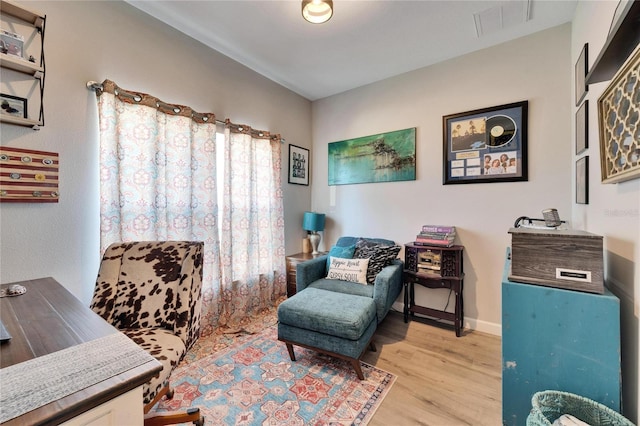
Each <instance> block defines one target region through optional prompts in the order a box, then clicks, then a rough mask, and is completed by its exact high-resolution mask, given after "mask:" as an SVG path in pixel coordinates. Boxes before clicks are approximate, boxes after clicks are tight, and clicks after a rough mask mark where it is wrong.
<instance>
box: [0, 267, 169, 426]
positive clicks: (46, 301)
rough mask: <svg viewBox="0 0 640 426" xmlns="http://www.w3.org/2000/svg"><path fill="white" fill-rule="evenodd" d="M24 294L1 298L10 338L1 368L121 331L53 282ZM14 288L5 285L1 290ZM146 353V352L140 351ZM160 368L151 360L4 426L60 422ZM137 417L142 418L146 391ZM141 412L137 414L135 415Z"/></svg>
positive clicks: (32, 285) (30, 286)
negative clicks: (6, 287) (7, 287)
mask: <svg viewBox="0 0 640 426" xmlns="http://www.w3.org/2000/svg"><path fill="white" fill-rule="evenodd" d="M12 284H20V285H23V286H25V287H26V288H27V292H26V293H25V294H23V295H20V296H14V297H4V298H0V316H1V318H2V322H3V323H4V325H5V326H6V328H7V330H8V331H9V333H10V334H11V336H12V339H11V340H10V341H8V342H5V343H3V344H2V345H1V346H0V367H1V368H5V367H9V366H11V365H14V364H17V363H20V362H23V361H27V360H30V359H33V358H36V357H39V356H43V355H47V354H49V353H52V352H56V351H59V350H62V349H66V348H69V347H71V346H74V345H78V344H81V343H85V342H89V341H91V340H94V339H97V338H100V337H104V336H107V335H109V334H113V333H119V331H118V330H116V329H115V328H114V327H112V326H111V325H110V324H108V323H107V322H106V321H104V320H103V319H102V318H101V317H100V316H98V315H97V314H95V313H94V312H93V311H92V310H91V309H89V308H88V307H87V306H85V305H83V304H82V303H81V302H80V301H79V300H78V299H76V298H75V297H74V296H73V295H72V294H71V293H69V292H68V291H67V290H66V289H65V288H64V287H63V286H61V285H60V284H59V283H58V282H57V281H55V280H54V279H53V278H41V279H36V280H30V281H22V282H19V283H12ZM9 285H10V284H3V285H2V287H5V286H9ZM141 350H142V349H141ZM161 369H162V365H161V364H160V363H159V362H157V361H155V360H153V361H150V362H148V363H146V364H143V365H141V366H139V367H136V368H133V369H131V370H129V371H127V372H125V373H122V374H119V375H117V376H115V377H112V378H110V379H107V380H104V381H102V382H100V383H97V384H95V385H93V386H89V387H88V388H86V389H84V390H81V391H79V392H76V393H73V394H71V395H69V396H66V397H63V398H61V399H59V400H57V401H55V402H52V403H49V404H47V405H45V406H43V407H40V408H37V409H35V410H33V411H30V412H28V413H25V414H23V415H21V416H19V417H16V418H14V419H12V420H9V421H8V422H5V423H3V425H25V424H29V425H36V424H45V423H46V424H59V423H62V422H64V421H66V420H69V419H72V418H74V417H76V416H78V415H80V414H81V413H84V412H86V411H88V410H91V409H94V408H96V407H98V406H100V405H101V404H104V403H106V402H108V401H111V400H112V399H114V398H117V397H120V396H122V395H124V394H126V393H128V392H130V391H133V390H134V389H136V388H140V389H141V386H142V385H143V384H144V383H146V382H148V381H149V379H150V378H151V377H153V376H154V375H155V374H156V373H157V372H158V371H160V370H161ZM139 395H140V400H139V402H138V403H137V404H138V407H139V416H138V417H139V418H140V419H141V418H142V410H143V402H142V392H141V390H140V392H139ZM136 414H138V413H136Z"/></svg>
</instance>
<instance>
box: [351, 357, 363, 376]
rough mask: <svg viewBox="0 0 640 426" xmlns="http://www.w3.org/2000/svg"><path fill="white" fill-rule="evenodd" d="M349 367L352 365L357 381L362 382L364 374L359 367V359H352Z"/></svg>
mask: <svg viewBox="0 0 640 426" xmlns="http://www.w3.org/2000/svg"><path fill="white" fill-rule="evenodd" d="M351 365H353V369H354V370H356V374H357V375H358V379H360V380H364V374H362V368H361V367H360V360H359V359H352V360H351Z"/></svg>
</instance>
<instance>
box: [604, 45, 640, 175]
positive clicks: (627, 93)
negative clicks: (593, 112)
mask: <svg viewBox="0 0 640 426" xmlns="http://www.w3.org/2000/svg"><path fill="white" fill-rule="evenodd" d="M639 113H640V45H638V47H637V48H636V50H635V52H634V53H633V55H631V58H629V60H628V61H627V63H626V64H625V65H624V66H623V67H622V68H621V69H620V70H619V71H618V73H617V74H616V75H615V77H614V78H613V80H611V83H610V84H609V86H608V87H607V88H606V89H605V91H604V92H603V93H602V95H601V96H600V98H599V99H598V122H599V127H600V170H601V177H602V183H618V182H623V181H626V180H630V179H635V178H637V177H638V176H640V139H639V138H638V129H637V124H638V120H639V118H638V114H639Z"/></svg>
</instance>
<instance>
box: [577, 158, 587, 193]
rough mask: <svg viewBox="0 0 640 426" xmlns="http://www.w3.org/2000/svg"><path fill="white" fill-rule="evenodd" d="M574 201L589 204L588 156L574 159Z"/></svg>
mask: <svg viewBox="0 0 640 426" xmlns="http://www.w3.org/2000/svg"><path fill="white" fill-rule="evenodd" d="M576 203H577V204H589V156H588V155H585V156H584V157H582V158H580V159H579V160H578V161H576Z"/></svg>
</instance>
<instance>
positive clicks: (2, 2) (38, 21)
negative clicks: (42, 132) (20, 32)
mask: <svg viewBox="0 0 640 426" xmlns="http://www.w3.org/2000/svg"><path fill="white" fill-rule="evenodd" d="M0 16H2V17H3V18H5V17H12V18H14V19H17V20H19V21H22V22H23V23H26V24H27V25H28V26H30V27H32V28H33V31H34V32H35V33H36V34H39V35H40V63H39V64H38V63H36V62H30V61H29V60H27V59H24V58H20V57H18V56H15V55H10V54H7V53H1V52H0V68H4V69H8V70H12V71H15V72H18V73H22V74H26V75H29V76H31V77H33V78H34V79H35V80H37V81H38V85H39V93H40V110H39V117H38V119H37V120H35V119H30V118H23V117H18V116H13V115H9V114H4V113H0V122H2V123H8V124H13V125H17V126H25V127H31V128H32V129H34V130H39V129H40V127H42V126H44V80H45V60H44V31H45V24H46V19H47V18H46V16H45V15H44V14H42V13H40V12H37V11H34V10H32V9H28V8H25V7H23V6H21V5H18V4H17V3H14V2H13V1H9V0H0ZM23 56H24V52H23Z"/></svg>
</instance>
